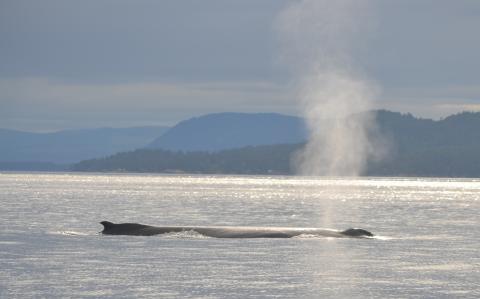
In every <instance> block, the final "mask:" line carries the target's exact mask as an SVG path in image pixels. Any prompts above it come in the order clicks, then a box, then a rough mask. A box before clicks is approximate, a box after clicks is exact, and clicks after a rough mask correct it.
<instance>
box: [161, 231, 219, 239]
mask: <svg viewBox="0 0 480 299" xmlns="http://www.w3.org/2000/svg"><path fill="white" fill-rule="evenodd" d="M161 236H162V238H176V239H207V238H211V237H209V236H205V235H202V234H201V233H199V232H197V231H194V230H185V231H181V232H172V233H165V234H162V235H161Z"/></svg>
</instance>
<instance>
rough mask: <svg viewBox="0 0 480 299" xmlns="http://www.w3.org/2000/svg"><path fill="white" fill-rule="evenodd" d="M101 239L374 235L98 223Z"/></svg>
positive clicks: (358, 230)
mask: <svg viewBox="0 0 480 299" xmlns="http://www.w3.org/2000/svg"><path fill="white" fill-rule="evenodd" d="M100 223H101V224H102V225H103V230H102V231H101V233H102V234H104V235H130V236H153V235H160V234H166V233H179V232H186V231H193V232H196V233H199V234H201V235H204V236H207V237H214V238H292V237H298V236H302V235H313V236H319V237H333V238H345V237H350V238H366V237H373V234H372V233H371V232H369V231H367V230H364V229H361V228H350V229H347V230H345V231H336V230H332V229H324V228H303V227H241V226H160V227H158V226H150V225H144V224H138V223H119V224H115V223H112V222H109V221H102V222H100Z"/></svg>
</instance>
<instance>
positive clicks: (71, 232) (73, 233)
mask: <svg viewBox="0 0 480 299" xmlns="http://www.w3.org/2000/svg"><path fill="white" fill-rule="evenodd" d="M52 233H53V234H55V235H62V236H89V235H90V234H87V233H81V232H75V231H56V232H52Z"/></svg>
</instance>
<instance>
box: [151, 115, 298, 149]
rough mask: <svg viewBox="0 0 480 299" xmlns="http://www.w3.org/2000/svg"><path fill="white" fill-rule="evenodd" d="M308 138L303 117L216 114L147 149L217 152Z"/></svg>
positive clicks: (177, 128)
mask: <svg viewBox="0 0 480 299" xmlns="http://www.w3.org/2000/svg"><path fill="white" fill-rule="evenodd" d="M306 139H307V132H306V129H305V123H304V121H303V119H302V118H299V117H295V116H287V115H281V114H275V113H253V114H252V113H231V112H228V113H216V114H208V115H204V116H201V117H195V118H191V119H188V120H185V121H182V122H180V123H179V124H177V125H176V126H174V127H172V128H171V129H170V130H168V131H167V132H166V133H165V134H163V135H162V136H160V137H159V138H157V139H156V140H154V141H153V142H152V143H150V144H149V145H148V146H147V148H149V149H165V150H173V151H177V150H181V151H187V152H188V151H209V152H216V151H221V150H226V149H234V148H240V147H245V146H257V145H271V144H289V143H300V142H304V141H305V140H306Z"/></svg>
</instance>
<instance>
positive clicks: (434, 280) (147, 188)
mask: <svg viewBox="0 0 480 299" xmlns="http://www.w3.org/2000/svg"><path fill="white" fill-rule="evenodd" d="M479 198H480V181H479V180H470V179H430V178H429V179H425V178H333V177H332V178H315V177H279V176H274V177H260V176H202V175H195V176H194V175H191V176H188V175H185V176H182V175H143V174H142V175H140V174H75V173H55V174H47V173H45V174H42V173H3V174H0V199H1V203H2V204H1V206H0V216H1V218H2V223H3V224H2V226H1V228H0V229H1V234H0V267H1V269H2V271H1V272H0V297H1V298H38V297H48V298H64V297H71V298H72V297H73V298H83V297H102V298H125V297H143V298H265V297H281V298H452V297H453V298H478V297H479V296H480V291H479V289H480V287H479V283H478V282H479V281H480V257H479V255H478V248H479V247H480V241H479V235H478V229H477V228H478V225H479V221H478V210H479V208H480V201H479ZM102 220H108V221H112V222H139V223H144V224H150V225H158V226H162V225H205V226H224V225H232V226H292V227H325V228H331V229H338V230H343V229H346V228H349V227H361V228H364V229H367V230H369V231H372V232H373V233H374V234H376V235H377V237H376V238H374V239H350V238H346V239H335V238H319V237H316V238H312V237H308V236H303V237H299V238H292V239H215V238H208V237H204V236H202V235H199V234H196V233H191V232H186V233H179V234H168V235H166V236H152V237H134V236H102V235H100V234H98V232H99V231H100V230H101V229H102V226H101V225H100V224H99V222H100V221H102Z"/></svg>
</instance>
